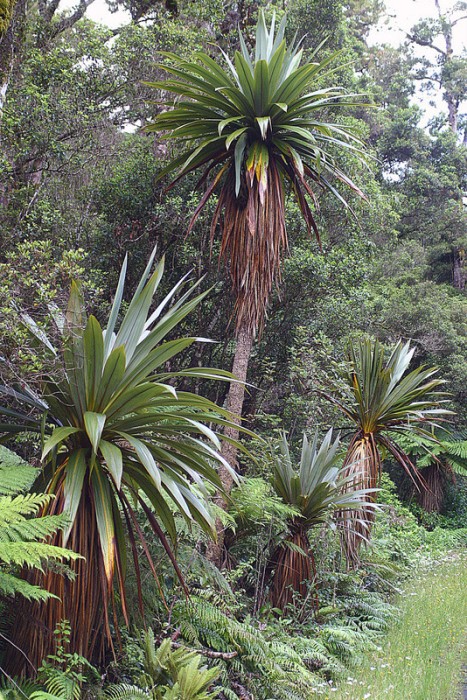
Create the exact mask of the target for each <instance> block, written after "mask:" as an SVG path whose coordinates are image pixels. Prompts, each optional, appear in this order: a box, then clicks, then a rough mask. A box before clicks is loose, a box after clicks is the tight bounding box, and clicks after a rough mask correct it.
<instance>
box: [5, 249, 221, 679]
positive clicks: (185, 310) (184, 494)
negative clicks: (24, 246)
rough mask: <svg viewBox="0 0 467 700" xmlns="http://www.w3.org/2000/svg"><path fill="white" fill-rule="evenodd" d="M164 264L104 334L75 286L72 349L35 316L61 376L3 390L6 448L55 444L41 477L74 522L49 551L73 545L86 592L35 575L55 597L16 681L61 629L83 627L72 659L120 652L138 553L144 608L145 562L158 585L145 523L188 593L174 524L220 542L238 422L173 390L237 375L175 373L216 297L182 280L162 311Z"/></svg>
mask: <svg viewBox="0 0 467 700" xmlns="http://www.w3.org/2000/svg"><path fill="white" fill-rule="evenodd" d="M153 259H154V253H153V255H152V257H151V259H150V261H149V263H148V265H147V267H146V270H145V272H144V274H143V276H142V278H141V281H140V283H139V285H138V288H137V289H136V292H135V294H134V296H133V298H132V299H131V301H130V303H129V306H128V308H127V311H126V313H125V314H124V316H123V318H122V320H121V322H120V324H119V325H118V316H119V313H120V309H121V304H122V300H123V293H124V281H125V272H126V261H125V263H124V265H123V268H122V271H121V274H120V280H119V283H118V287H117V291H116V294H115V299H114V302H113V306H112V309H111V312H110V316H109V319H108V322H107V327H106V328H105V329H103V328H102V327H101V325H100V323H99V322H98V320H97V319H96V318H95V317H94V316H89V317H86V314H85V313H84V310H83V304H82V299H81V295H80V291H79V288H78V287H77V286H76V285H75V284H74V285H73V286H72V290H71V294H70V300H69V305H68V311H67V314H66V317H65V318H61V317H57V325H58V326H59V329H60V330H61V332H62V341H61V346H60V347H57V348H55V347H54V345H52V343H51V341H50V340H49V339H48V337H46V336H45V334H44V332H43V331H42V330H41V329H39V328H38V327H37V326H36V325H35V323H34V322H33V320H32V319H31V318H29V317H24V319H23V320H25V322H26V323H27V324H28V325H29V327H30V329H31V330H32V331H33V332H34V334H35V335H36V337H37V338H38V339H39V340H41V341H42V342H43V344H44V345H45V347H46V348H47V350H48V352H49V354H50V356H51V360H52V368H53V371H52V372H51V373H50V375H49V376H46V377H45V379H44V383H43V387H42V394H41V398H38V397H36V396H35V395H34V394H32V393H31V392H30V391H28V390H24V389H19V388H11V387H0V395H3V397H6V398H7V399H8V400H9V405H7V406H3V407H2V406H0V415H1V416H2V418H3V419H4V420H3V421H2V423H1V425H0V438H3V439H5V438H11V436H13V435H16V434H19V433H22V432H26V433H31V432H32V433H34V432H35V433H37V434H38V435H39V436H41V435H42V436H43V439H44V444H43V451H42V461H43V465H44V467H43V478H44V479H45V481H46V483H48V488H47V490H48V492H49V493H50V494H53V495H54V496H55V498H54V499H53V500H51V501H50V502H48V504H47V505H46V506H45V508H44V514H49V515H55V514H59V513H62V512H65V513H67V514H68V516H69V524H68V526H67V528H66V529H65V531H64V533H63V534H62V533H59V534H57V535H56V536H55V537H54V538H52V541H51V544H55V545H59V546H61V547H64V546H66V547H69V548H70V549H72V550H73V551H75V552H77V553H78V554H80V555H81V556H82V557H83V558H80V559H79V560H77V561H76V562H75V563H74V564H73V568H74V572H75V574H76V576H75V578H74V580H68V579H65V578H64V577H63V576H60V575H59V574H58V573H56V572H45V573H44V572H37V573H34V574H32V575H31V577H30V579H29V580H30V582H31V583H33V584H38V585H41V586H43V587H44V588H46V589H47V590H48V591H50V592H51V593H53V594H55V595H56V596H57V597H56V598H55V599H53V600H50V601H48V603H47V605H46V606H39V605H35V606H32V608H31V607H30V608H28V609H27V610H26V609H25V610H23V611H22V615H20V616H19V619H18V624H17V625H16V626H15V630H14V637H13V641H14V642H15V645H16V647H12V650H13V649H14V648H19V649H21V650H22V652H23V653H22V654H21V655H20V656H19V658H18V657H16V659H15V658H12V659H11V669H10V670H13V671H15V670H16V671H17V670H21V668H22V666H23V665H24V659H25V658H26V657H27V658H28V659H29V662H30V663H32V664H33V665H34V666H36V668H37V666H38V665H39V664H40V662H41V660H42V659H43V658H45V656H46V655H47V654H49V653H51V652H52V651H53V632H54V630H55V628H56V626H57V623H58V622H60V620H62V619H67V620H69V621H70V623H71V626H72V630H71V640H70V642H71V650H72V651H75V652H77V653H79V654H82V655H84V656H86V657H87V658H91V657H94V658H99V657H101V658H102V653H103V652H104V651H105V649H106V648H108V646H112V636H111V620H113V624H114V625H115V626H116V631H117V632H118V624H117V615H116V601H115V592H116V591H117V592H118V598H119V602H120V605H121V609H122V612H123V616H124V618H125V619H126V620H127V619H128V613H127V601H126V591H125V572H126V569H127V549H128V552H129V554H130V555H131V561H132V565H133V566H134V569H135V573H136V580H137V590H138V597H139V603H140V606H141V608H142V594H141V573H140V565H139V560H140V558H146V560H147V563H148V566H149V568H150V569H151V570H152V572H153V574H154V576H155V578H156V580H157V571H156V567H155V563H154V561H153V559H152V557H151V554H150V551H149V548H148V544H147V542H146V539H145V536H144V532H143V530H142V528H141V525H140V523H139V519H138V511H140V512H142V513H143V514H144V517H145V518H146V520H147V522H148V525H149V527H150V529H151V530H152V532H153V534H154V536H155V537H156V538H158V539H159V540H160V541H161V543H162V545H163V547H164V548H165V550H166V552H167V554H168V556H169V557H170V559H171V561H172V564H173V566H174V568H175V570H176V572H177V574H178V575H179V577H180V579H181V580H182V583H183V579H182V575H181V572H180V570H179V567H178V565H177V561H176V559H175V555H174V552H173V544H174V543H175V542H176V537H177V533H176V524H175V518H174V512H176V511H178V512H179V513H180V514H181V515H182V516H183V517H184V518H185V519H186V520H187V521H190V522H193V521H194V522H196V523H198V525H199V526H200V527H201V528H202V529H203V530H204V531H205V532H207V533H208V534H209V533H212V532H213V529H214V521H213V519H212V517H211V514H210V511H209V508H208V506H207V500H208V493H207V489H206V484H211V486H213V487H214V488H217V489H219V488H220V487H221V482H220V480H219V477H218V473H217V470H216V468H217V467H218V466H219V465H220V464H221V463H222V464H223V465H224V468H225V469H229V466H228V464H227V463H226V462H225V460H224V459H223V458H222V456H221V455H220V441H219V437H218V435H217V432H218V431H219V430H221V429H223V428H224V426H225V425H226V424H228V421H227V420H226V418H227V412H226V411H225V410H223V409H221V408H218V407H217V406H216V405H215V404H214V403H212V402H211V401H209V400H208V399H205V398H204V397H203V396H201V395H199V394H192V393H189V392H187V391H181V390H178V389H176V388H175V387H174V386H173V382H174V380H175V381H176V380H178V381H180V380H181V379H182V380H183V378H186V377H195V378H208V379H224V380H225V379H227V378H228V377H229V375H228V373H226V372H222V371H221V370H214V369H210V368H202V367H201V368H196V369H186V370H181V371H179V372H176V371H174V372H170V371H167V370H166V366H167V363H168V362H169V361H171V362H173V361H174V359H175V358H176V357H177V356H178V355H179V353H181V352H182V351H183V350H184V349H186V348H188V347H189V346H190V345H192V344H193V343H194V342H196V341H197V340H199V339H197V338H195V337H191V338H184V337H181V338H180V337H176V328H177V324H179V323H180V322H181V321H182V320H183V319H184V318H185V317H186V316H187V315H188V314H189V313H190V312H191V311H193V309H195V308H196V306H197V305H198V304H199V303H200V301H201V300H202V299H203V297H204V296H205V294H206V293H203V294H198V295H193V291H194V289H195V288H196V285H194V286H191V287H189V288H188V289H187V288H186V287H187V280H186V279H183V280H182V281H181V282H179V283H178V284H177V285H176V286H175V287H174V289H172V290H171V291H170V292H169V294H168V295H167V296H166V297H165V298H163V299H162V300H161V302H160V303H159V304H158V305H157V306H156V307H155V308H154V310H151V308H152V306H153V298H154V294H155V292H156V290H157V288H158V286H159V283H160V281H161V278H162V274H163V267H164V264H163V261H162V262H160V263H159V264H158V265H157V266H156V268H155V269H154V271H153V272H151V269H152V265H153ZM180 292H182V293H181V294H180ZM177 296H178V298H177ZM117 328H118V330H117ZM169 334H170V338H171V339H168V335H169ZM15 403H17V404H19V407H18V408H16V407H14V404H15ZM21 405H22V406H23V407H24V409H26V410H21ZM208 426H211V427H208ZM232 476H233V477H234V475H232ZM125 532H126V535H125ZM159 588H160V587H159ZM160 592H161V594H162V591H160ZM24 654H25V656H24ZM15 664H16V666H15ZM25 671H26V672H28V671H29V666H27V667H26V669H25Z"/></svg>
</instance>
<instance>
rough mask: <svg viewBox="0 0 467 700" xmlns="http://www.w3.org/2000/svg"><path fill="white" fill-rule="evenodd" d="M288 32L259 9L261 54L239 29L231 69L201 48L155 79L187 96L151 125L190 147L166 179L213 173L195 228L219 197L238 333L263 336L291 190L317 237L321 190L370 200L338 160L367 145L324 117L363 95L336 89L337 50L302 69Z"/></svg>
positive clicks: (165, 89) (217, 217)
mask: <svg viewBox="0 0 467 700" xmlns="http://www.w3.org/2000/svg"><path fill="white" fill-rule="evenodd" d="M285 26H286V16H284V18H283V19H282V21H281V23H280V26H279V27H278V30H277V32H276V31H275V16H273V19H272V22H271V25H270V27H269V28H268V27H267V25H266V21H265V18H264V14H263V12H262V11H260V13H259V19H258V24H257V28H256V42H255V51H254V55H250V51H249V50H248V47H247V45H246V41H245V39H244V37H243V36H242V34H241V32H240V34H239V40H240V51H236V53H235V56H234V59H233V61H232V60H230V58H229V57H228V56H227V55H226V54H225V53H223V57H224V61H225V67H223V66H222V65H220V62H219V61H218V60H215V59H214V58H212V57H211V56H209V55H208V54H207V53H204V52H202V51H199V52H197V53H196V54H195V60H194V61H185V60H181V59H180V58H178V57H177V56H176V55H175V54H173V53H165V52H164V54H163V55H164V56H165V57H166V58H168V59H169V61H171V64H170V65H169V64H167V65H162V66H159V68H162V69H163V70H165V71H166V72H167V73H168V74H169V75H170V77H169V78H168V79H167V80H165V81H158V82H152V83H147V85H149V86H150V87H153V88H155V89H157V90H158V91H162V94H163V95H166V94H167V93H172V94H175V95H178V96H179V99H178V100H177V101H176V102H175V104H173V100H172V99H171V98H170V97H166V98H164V99H163V100H162V102H161V104H162V105H164V106H166V107H171V109H168V110H167V111H162V112H160V113H159V114H158V115H157V116H156V117H155V119H154V121H153V123H152V124H151V125H149V126H148V127H146V130H147V131H165V132H168V133H167V135H166V137H165V138H168V139H173V140H175V141H178V142H180V143H181V144H182V146H183V148H182V152H181V154H180V155H178V156H177V157H176V158H174V159H173V160H172V161H170V162H169V163H168V165H167V166H166V167H165V168H164V169H163V170H162V172H161V177H162V176H163V175H165V174H167V173H174V172H175V173H176V179H175V181H174V183H175V182H176V181H177V180H178V179H179V178H181V177H183V176H185V175H187V174H188V173H191V172H192V171H194V170H197V169H198V168H204V172H203V174H202V176H201V179H200V181H199V185H203V184H205V183H208V184H207V185H206V190H205V193H204V194H203V196H202V198H201V201H200V203H199V205H198V207H197V208H196V210H195V212H194V214H193V216H192V219H191V221H190V224H189V230H191V229H192V227H193V226H194V224H195V222H196V220H197V218H198V216H199V214H200V212H201V211H202V209H203V208H204V206H205V205H206V203H207V202H208V200H209V199H210V197H211V196H212V195H213V194H214V193H215V192H217V193H218V195H219V197H218V202H217V204H216V208H215V212H214V216H213V219H212V224H211V236H212V237H213V236H214V234H215V231H216V227H217V224H218V223H219V222H221V224H222V243H221V251H220V254H221V257H223V258H224V259H226V260H228V261H229V264H230V275H231V279H232V286H233V292H234V294H235V297H236V311H237V332H239V330H240V329H244V330H246V331H248V332H250V333H254V332H255V331H256V329H257V328H258V326H261V324H262V323H263V321H264V314H265V310H266V306H267V302H268V298H269V295H270V292H271V289H272V286H273V284H274V281H275V279H276V278H277V276H278V273H279V264H280V259H281V254H282V253H283V252H284V251H285V250H286V248H287V232H286V225H285V186H286V185H287V184H288V185H290V189H291V191H292V193H293V195H294V196H295V198H296V200H297V202H298V205H299V207H300V211H301V213H302V215H303V217H304V219H305V221H306V224H307V226H308V229H309V231H311V230H314V232H315V233H316V235H318V229H317V225H316V213H315V211H316V209H317V205H318V202H317V193H318V192H319V191H322V190H327V191H330V192H332V193H333V194H334V195H335V196H336V197H338V199H339V200H340V201H341V202H342V203H343V204H344V205H346V202H345V200H344V199H343V197H342V195H341V194H340V193H339V192H338V189H336V182H340V183H342V184H343V185H344V186H345V187H347V188H350V189H351V190H353V191H354V192H356V193H357V194H358V195H360V196H363V194H362V192H361V191H360V189H359V188H358V187H357V185H355V183H354V182H353V181H352V180H351V178H350V177H349V176H348V175H347V174H346V173H345V172H344V170H343V169H342V168H341V166H340V165H339V154H341V155H344V156H345V154H349V153H351V154H353V155H354V156H355V157H356V158H357V159H360V160H364V159H365V156H364V153H363V150H362V143H361V141H360V140H359V138H358V137H357V136H356V134H355V133H354V130H353V129H352V128H351V127H347V126H345V125H342V124H338V123H335V122H334V121H328V120H326V119H325V118H323V114H328V113H329V112H330V111H333V112H334V111H336V110H337V111H341V110H342V109H343V108H345V109H348V108H349V107H352V106H355V103H354V100H353V98H354V97H355V96H352V95H346V94H345V90H344V89H343V88H342V87H341V86H339V85H333V84H332V83H331V84H329V80H330V78H331V76H332V74H333V72H334V70H335V69H334V68H333V67H331V66H332V64H333V62H335V60H336V58H337V54H333V55H331V56H329V57H328V58H326V59H324V60H323V61H321V62H315V61H314V57H315V56H313V57H312V58H311V60H310V61H308V62H306V63H304V64H303V65H301V63H302V58H303V50H302V49H301V48H300V44H299V43H298V44H297V43H294V42H292V43H291V44H290V45H289V46H287V45H286V41H285ZM319 48H320V47H318V49H319ZM209 178H211V179H209ZM174 183H173V184H174ZM346 206H347V205H346Z"/></svg>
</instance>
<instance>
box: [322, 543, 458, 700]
mask: <svg viewBox="0 0 467 700" xmlns="http://www.w3.org/2000/svg"><path fill="white" fill-rule="evenodd" d="M398 603H399V605H400V607H401V615H402V617H401V619H400V621H399V622H397V623H396V624H395V625H394V626H393V627H392V629H391V630H390V631H389V633H388V634H387V635H386V636H385V637H384V638H383V639H382V641H381V647H378V649H377V650H375V651H374V652H373V653H370V654H368V655H367V658H366V659H365V660H364V662H363V664H362V666H361V667H360V668H358V669H356V670H354V671H353V672H352V673H351V674H349V677H348V678H347V680H345V679H344V680H343V681H341V682H340V684H339V687H338V689H337V690H336V689H335V688H334V689H329V690H328V691H326V693H325V697H326V698H333V699H334V700H348V699H349V698H350V699H351V700H457V698H461V685H462V681H463V680H464V679H463V677H462V675H463V672H462V667H463V665H465V664H466V662H467V555H466V554H465V552H464V553H462V554H458V553H456V554H452V555H451V556H450V557H449V558H446V559H444V560H443V561H442V562H440V563H439V564H437V565H433V566H432V567H431V568H430V569H429V570H428V571H425V572H424V573H423V574H421V575H419V576H418V577H417V578H415V579H411V581H410V582H409V583H408V584H407V588H406V590H405V593H404V594H403V596H402V597H401V599H399V601H398ZM351 676H352V677H351Z"/></svg>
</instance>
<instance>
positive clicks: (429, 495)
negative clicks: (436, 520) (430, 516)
mask: <svg viewBox="0 0 467 700" xmlns="http://www.w3.org/2000/svg"><path fill="white" fill-rule="evenodd" d="M420 473H421V476H422V477H423V479H424V480H425V483H426V488H425V489H421V490H420V491H418V492H416V498H417V501H418V503H419V504H420V505H421V507H422V508H423V510H426V512H427V513H439V512H440V510H441V506H442V505H443V500H444V484H445V481H446V474H445V472H444V470H443V469H442V467H440V465H439V464H437V463H436V462H434V463H433V464H430V465H429V466H428V467H424V468H423V469H420Z"/></svg>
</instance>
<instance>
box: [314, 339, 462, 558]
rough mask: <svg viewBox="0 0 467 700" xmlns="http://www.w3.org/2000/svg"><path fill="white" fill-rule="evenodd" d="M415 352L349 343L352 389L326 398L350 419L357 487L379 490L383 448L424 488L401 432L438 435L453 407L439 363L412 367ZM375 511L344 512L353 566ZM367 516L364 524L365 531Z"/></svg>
mask: <svg viewBox="0 0 467 700" xmlns="http://www.w3.org/2000/svg"><path fill="white" fill-rule="evenodd" d="M413 354H414V348H412V349H411V348H410V344H409V343H405V344H403V343H402V342H401V341H399V342H398V343H397V344H396V345H395V347H394V348H393V350H392V352H391V354H390V356H389V357H388V358H386V356H385V349H384V347H383V346H382V345H381V344H380V343H379V342H378V341H372V340H371V339H369V338H362V339H360V340H359V341H356V342H353V343H351V344H350V346H349V353H348V360H349V362H348V369H347V371H346V374H345V377H344V379H345V382H346V384H347V392H346V393H344V394H343V393H342V392H341V393H340V395H336V394H326V393H324V392H323V394H324V396H325V397H326V398H327V399H328V400H329V401H331V402H332V403H333V404H334V405H336V406H337V407H338V408H339V409H340V410H341V411H342V413H343V414H344V415H345V416H346V417H347V418H348V419H349V420H350V422H351V424H352V426H353V428H352V431H353V432H352V436H351V440H350V444H349V447H348V450H347V455H346V457H345V465H346V476H348V477H351V481H350V486H351V487H352V488H375V487H376V486H377V485H378V480H379V476H380V473H381V462H382V457H381V451H382V450H385V451H386V453H387V454H388V455H390V456H391V457H392V458H393V459H394V460H395V461H396V463H397V464H399V465H400V466H401V467H402V468H403V469H404V470H405V471H406V472H407V474H408V475H409V476H411V478H412V479H414V480H415V481H416V482H417V481H418V483H417V488H425V484H424V483H423V479H422V478H421V477H420V476H418V474H417V471H416V469H415V467H414V465H413V464H412V462H411V460H410V457H409V456H408V454H407V452H406V451H405V450H404V449H403V447H402V446H401V445H400V444H399V443H398V437H399V436H406V435H411V434H414V435H421V436H423V437H425V438H428V439H430V437H431V438H433V434H432V430H433V427H435V426H436V421H437V420H443V419H444V418H445V417H446V416H448V415H450V414H451V411H448V410H447V409H445V408H443V406H442V405H443V404H444V403H445V401H446V394H445V393H444V392H442V391H439V388H440V387H441V386H442V385H443V384H444V381H443V380H442V379H439V378H437V377H435V375H436V374H437V372H438V370H437V368H436V367H423V366H421V367H417V368H415V369H413V370H412V371H411V372H409V371H408V369H409V365H410V362H411V360H412V357H413ZM373 517H374V511H373V510H372V509H366V508H364V509H363V511H362V512H359V513H358V518H357V517H356V515H355V513H354V512H352V511H347V513H346V514H345V524H346V526H345V528H344V529H343V544H344V549H345V553H346V556H347V561H348V563H349V565H350V566H354V565H357V564H358V563H359V549H360V545H361V543H362V538H363V537H365V536H368V534H369V533H370V532H371V525H372V522H373ZM362 520H365V521H366V522H365V527H364V528H363V530H362Z"/></svg>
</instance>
